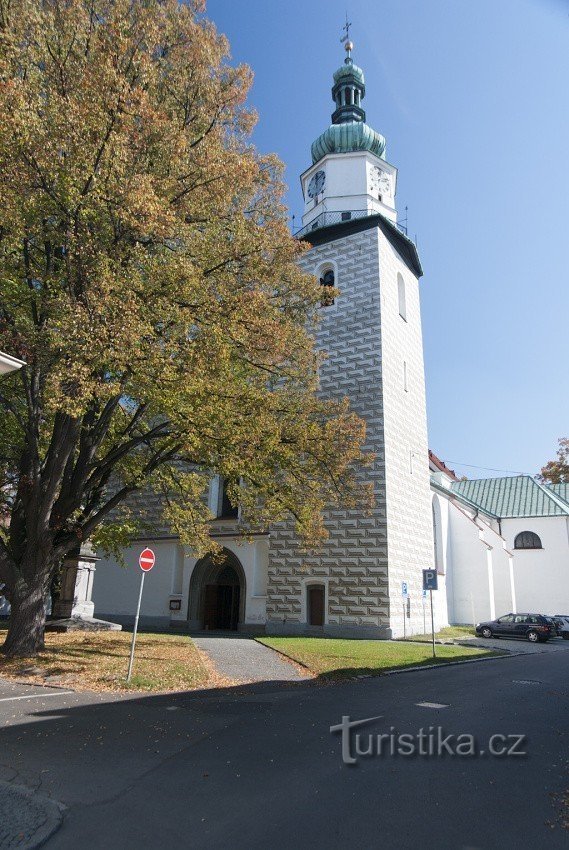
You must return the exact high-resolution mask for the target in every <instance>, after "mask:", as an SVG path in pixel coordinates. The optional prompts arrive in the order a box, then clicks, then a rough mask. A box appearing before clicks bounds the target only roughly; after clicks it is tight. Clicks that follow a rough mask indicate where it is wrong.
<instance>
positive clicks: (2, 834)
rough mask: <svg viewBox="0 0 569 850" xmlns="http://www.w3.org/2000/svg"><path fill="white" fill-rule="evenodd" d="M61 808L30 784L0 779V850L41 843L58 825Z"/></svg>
mask: <svg viewBox="0 0 569 850" xmlns="http://www.w3.org/2000/svg"><path fill="white" fill-rule="evenodd" d="M64 808H65V807H64V806H63V805H61V804H60V803H56V802H55V801H54V800H51V799H49V797H43V796H42V795H40V794H36V793H35V792H34V791H31V790H30V789H29V788H25V787H23V786H21V785H13V784H12V783H10V782H3V781H0V850H16V848H17V850H35V848H36V847H41V846H42V844H45V842H46V841H47V840H48V838H50V837H51V836H52V835H53V834H54V832H56V831H57V830H58V829H59V827H60V826H61V824H62V822H63V810H64ZM36 824H37V825H36Z"/></svg>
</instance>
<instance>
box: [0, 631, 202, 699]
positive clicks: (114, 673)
mask: <svg viewBox="0 0 569 850" xmlns="http://www.w3.org/2000/svg"><path fill="white" fill-rule="evenodd" d="M131 638H132V635H131V634H129V633H128V632H68V633H67V634H57V633H56V632H47V633H46V636H45V645H46V646H45V651H44V652H41V653H40V654H39V655H37V656H35V657H34V658H29V659H25V658H17V659H7V658H4V657H3V656H2V655H0V675H2V676H6V677H8V678H14V679H19V680H20V681H27V682H34V683H36V684H44V683H45V684H54V685H55V684H57V685H69V686H70V687H72V688H75V689H77V690H91V691H121V690H131V691H170V690H176V691H177V690H187V689H191V688H199V687H203V686H207V685H211V683H212V680H215V676H214V674H213V673H212V671H211V669H210V668H209V667H208V666H206V664H205V663H204V661H203V660H202V657H201V655H200V654H199V653H198V651H197V649H196V647H195V646H194V644H193V642H192V641H191V640H190V638H189V637H186V636H185V635H169V634H151V633H144V632H139V634H138V637H137V639H136V653H135V656H134V667H133V672H132V677H131V680H130V683H129V684H128V685H127V683H126V681H125V679H126V673H127V669H128V658H129V653H130V642H131ZM0 642H1V637H0ZM216 684H217V682H216Z"/></svg>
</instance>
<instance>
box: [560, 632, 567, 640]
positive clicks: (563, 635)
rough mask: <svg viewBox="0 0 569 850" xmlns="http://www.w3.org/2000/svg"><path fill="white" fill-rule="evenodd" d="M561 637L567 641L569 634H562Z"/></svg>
mask: <svg viewBox="0 0 569 850" xmlns="http://www.w3.org/2000/svg"><path fill="white" fill-rule="evenodd" d="M561 637H562V638H563V640H569V632H562V634H561Z"/></svg>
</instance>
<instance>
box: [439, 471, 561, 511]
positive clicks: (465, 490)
mask: <svg viewBox="0 0 569 850" xmlns="http://www.w3.org/2000/svg"><path fill="white" fill-rule="evenodd" d="M451 489H452V492H453V493H454V494H455V495H456V496H459V497H460V496H462V497H463V498H465V499H466V500H467V501H469V502H470V503H471V504H473V505H475V506H476V507H478V508H480V510H482V511H484V512H485V513H488V514H491V515H492V516H495V517H499V518H501V519H502V518H504V519H505V518H507V517H549V516H569V504H564V502H563V500H562V499H561V498H559V494H556V493H555V492H554V491H552V490H551V489H550V488H548V487H546V486H544V485H543V484H540V483H539V482H538V481H536V480H535V479H534V478H532V477H531V476H530V475H516V476H513V477H511V478H482V479H474V480H472V481H453V483H452V484H451Z"/></svg>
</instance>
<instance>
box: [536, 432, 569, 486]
mask: <svg viewBox="0 0 569 850" xmlns="http://www.w3.org/2000/svg"><path fill="white" fill-rule="evenodd" d="M558 442H559V448H558V449H557V460H550V461H549V463H546V464H545V466H544V467H543V469H542V470H541V475H540V478H541V480H542V481H549V482H550V483H551V484H563V483H568V482H569V437H561V438H560V439H559V441H558Z"/></svg>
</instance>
